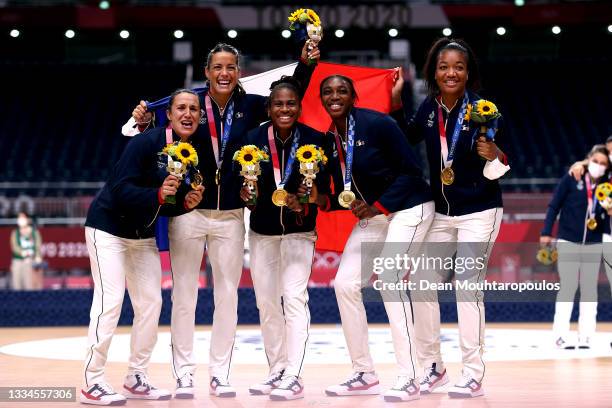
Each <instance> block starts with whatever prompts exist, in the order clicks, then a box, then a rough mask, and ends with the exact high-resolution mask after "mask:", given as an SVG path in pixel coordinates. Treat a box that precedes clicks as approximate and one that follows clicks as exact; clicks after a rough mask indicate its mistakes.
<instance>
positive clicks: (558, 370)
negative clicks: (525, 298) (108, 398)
mask: <svg viewBox="0 0 612 408" xmlns="http://www.w3.org/2000/svg"><path fill="white" fill-rule="evenodd" d="M487 327H488V330H487V352H486V354H485V361H486V364H487V365H486V372H487V375H486V380H485V383H484V388H485V396H484V397H479V398H475V399H473V400H451V399H449V398H448V397H447V395H446V393H445V392H444V389H442V390H439V391H440V392H438V391H437V392H435V393H434V394H433V395H429V396H424V397H422V398H421V399H420V400H418V401H411V402H407V403H402V404H410V406H413V407H415V408H416V407H438V408H443V407H468V406H469V407H478V408H480V407H496V408H497V407H517V406H520V407H523V408H524V407H565V406H582V407H609V406H610V396H611V395H612V381H610V373H611V372H612V348H611V346H612V323H602V324H599V325H598V333H597V337H596V339H595V340H594V343H593V348H592V349H591V350H557V349H556V348H554V347H552V346H551V344H552V341H551V338H550V337H551V335H550V331H549V330H550V325H549V324H489V325H488V326H487ZM209 330H210V327H209V326H199V327H198V328H197V333H196V338H195V340H196V342H195V344H196V345H197V347H198V363H199V364H200V367H199V371H198V374H197V376H196V378H197V380H196V382H197V393H196V399H194V400H170V401H157V402H153V401H136V400H129V401H128V403H127V406H131V407H177V408H178V407H202V406H215V407H227V408H238V407H275V406H284V407H351V408H355V407H383V406H389V405H396V404H392V403H385V402H384V401H383V400H382V397H380V396H364V397H327V396H326V395H325V393H324V389H325V387H326V386H328V385H330V384H334V383H337V382H339V381H340V380H343V379H344V378H345V377H346V376H347V375H348V374H350V371H351V369H350V365H349V361H350V360H349V358H348V355H347V354H346V348H345V344H344V339H343V337H342V331H341V329H340V327H339V326H337V325H318V326H314V327H313V329H312V331H311V337H310V347H309V350H308V354H307V360H306V368H305V372H304V376H303V377H304V381H305V394H306V396H305V398H304V399H303V400H297V401H291V402H273V401H270V400H269V399H268V398H267V397H265V396H264V397H262V396H250V395H249V393H248V387H249V385H251V384H252V383H255V382H258V381H260V380H261V379H262V378H263V377H264V376H265V375H266V374H267V366H266V363H265V356H264V353H263V350H262V344H261V338H260V336H259V331H258V327H257V326H241V327H240V328H239V333H238V335H237V339H236V349H235V352H234V357H233V364H232V376H231V383H232V385H234V386H235V387H236V388H237V391H238V395H237V397H236V398H231V399H220V398H216V397H211V396H209V395H208V388H207V380H208V375H207V370H206V362H207V354H208V341H209V339H210V331H209ZM86 331H87V330H86V328H85V327H72V328H10V329H0V367H1V368H0V386H2V387H12V386H14V387H25V386H41V387H45V386H46V387H50V386H55V387H59V386H61V387H69V386H72V387H74V386H76V387H77V389H78V387H79V386H80V383H79V379H80V377H81V370H82V359H83V358H84V355H85V351H84V350H85V344H86V343H85V336H86ZM456 337H457V331H456V325H455V326H453V325H444V326H443V332H442V352H443V354H444V356H445V359H446V361H447V362H448V363H447V366H448V370H449V374H450V376H451V382H452V381H453V380H454V379H456V378H458V376H459V375H460V373H459V371H460V365H459V362H460V351H459V349H458V347H457V341H456ZM168 340H169V327H167V326H164V327H161V329H160V335H159V340H158V344H157V347H156V349H155V351H154V353H153V358H152V363H151V366H150V371H149V376H150V378H151V380H152V382H154V384H155V385H156V386H158V387H160V388H161V387H164V388H168V389H173V388H174V380H173V379H172V377H171V374H170V368H169V364H168V362H169V356H170V354H169V347H168V344H169V341H168ZM390 342H391V339H390V334H389V332H388V330H387V329H386V327H385V325H372V328H371V335H370V344H371V349H372V354H373V358H374V360H375V361H376V362H377V371H378V373H379V376H380V378H381V384H382V385H383V387H389V386H391V385H393V382H394V379H395V365H394V362H393V353H392V350H391V343H390ZM128 344H129V328H127V327H121V328H119V329H118V331H117V335H116V337H115V339H114V340H113V345H112V346H111V350H110V352H109V363H108V365H107V379H108V381H109V382H110V383H111V384H112V385H113V386H114V387H115V388H116V389H120V386H121V383H122V381H123V376H124V375H125V369H126V363H125V361H126V360H127V352H128V348H129V346H128ZM76 404H77V403H76V402H71V403H59V402H57V403H53V404H50V403H41V402H35V403H25V402H20V403H8V402H0V406H1V407H3V408H4V407H29V406H32V407H41V406H52V407H63V406H76Z"/></svg>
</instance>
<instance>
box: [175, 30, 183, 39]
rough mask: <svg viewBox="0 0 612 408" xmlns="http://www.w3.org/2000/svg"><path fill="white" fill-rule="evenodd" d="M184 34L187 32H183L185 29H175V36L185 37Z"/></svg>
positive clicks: (178, 37)
mask: <svg viewBox="0 0 612 408" xmlns="http://www.w3.org/2000/svg"><path fill="white" fill-rule="evenodd" d="M184 35H185V33H184V32H183V30H174V38H176V39H180V38H183V36H184Z"/></svg>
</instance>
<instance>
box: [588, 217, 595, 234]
mask: <svg viewBox="0 0 612 408" xmlns="http://www.w3.org/2000/svg"><path fill="white" fill-rule="evenodd" d="M587 228H588V229H590V230H591V231H594V230H595V228H597V220H596V219H595V218H589V220H588V221H587Z"/></svg>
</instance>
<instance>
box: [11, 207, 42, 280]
mask: <svg viewBox="0 0 612 408" xmlns="http://www.w3.org/2000/svg"><path fill="white" fill-rule="evenodd" d="M41 245H42V240H41V237H40V233H39V232H38V230H37V229H36V227H35V226H34V225H33V224H32V219H31V218H30V217H29V216H28V214H26V213H25V212H23V211H22V212H20V213H19V214H18V215H17V228H15V229H14V230H13V231H12V232H11V253H12V260H11V287H12V288H13V290H32V289H42V287H38V286H39V285H38V284H36V285H35V281H36V282H38V280H36V279H35V277H34V264H40V263H41V260H42V257H41V255H40V248H41Z"/></svg>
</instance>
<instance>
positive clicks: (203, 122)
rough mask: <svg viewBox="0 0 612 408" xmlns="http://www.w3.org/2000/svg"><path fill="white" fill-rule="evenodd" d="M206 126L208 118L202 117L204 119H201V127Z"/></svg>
mask: <svg viewBox="0 0 612 408" xmlns="http://www.w3.org/2000/svg"><path fill="white" fill-rule="evenodd" d="M205 124H206V116H204V115H202V117H201V118H200V125H205Z"/></svg>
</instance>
